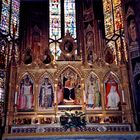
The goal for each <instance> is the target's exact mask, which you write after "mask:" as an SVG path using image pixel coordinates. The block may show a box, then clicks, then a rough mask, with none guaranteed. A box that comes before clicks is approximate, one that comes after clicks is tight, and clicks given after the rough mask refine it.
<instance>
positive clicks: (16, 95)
mask: <svg viewBox="0 0 140 140" xmlns="http://www.w3.org/2000/svg"><path fill="white" fill-rule="evenodd" d="M17 97H18V94H17V92H15V101H14V103H15V105H16V104H17Z"/></svg>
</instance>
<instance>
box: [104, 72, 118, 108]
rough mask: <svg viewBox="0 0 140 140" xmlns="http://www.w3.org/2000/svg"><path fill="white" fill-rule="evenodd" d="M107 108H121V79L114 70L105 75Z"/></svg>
mask: <svg viewBox="0 0 140 140" xmlns="http://www.w3.org/2000/svg"><path fill="white" fill-rule="evenodd" d="M104 93H105V107H106V109H111V110H112V109H113V110H114V109H115V110H121V94H120V80H119V78H118V76H117V75H116V74H115V73H113V72H112V71H110V72H108V73H107V74H106V76H105V77H104Z"/></svg>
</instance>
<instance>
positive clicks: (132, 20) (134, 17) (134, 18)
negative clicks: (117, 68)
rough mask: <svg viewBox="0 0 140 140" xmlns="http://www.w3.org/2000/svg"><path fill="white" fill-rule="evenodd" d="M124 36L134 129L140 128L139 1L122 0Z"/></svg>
mask: <svg viewBox="0 0 140 140" xmlns="http://www.w3.org/2000/svg"><path fill="white" fill-rule="evenodd" d="M123 1H124V3H123V8H124V12H125V13H124V18H125V20H124V21H125V23H124V24H125V38H126V43H127V46H128V48H127V49H128V56H129V63H128V64H129V77H130V85H131V92H132V94H131V96H132V100H131V102H132V108H133V110H134V112H133V113H134V122H135V124H136V129H137V130H140V18H139V16H138V15H139V14H140V1H130V0H123Z"/></svg>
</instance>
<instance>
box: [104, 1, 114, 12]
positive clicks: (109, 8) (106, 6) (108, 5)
mask: <svg viewBox="0 0 140 140" xmlns="http://www.w3.org/2000/svg"><path fill="white" fill-rule="evenodd" d="M103 3H104V4H103V7H104V12H106V11H112V4H111V0H104V1H103Z"/></svg>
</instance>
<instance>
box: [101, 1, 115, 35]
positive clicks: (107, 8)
mask: <svg viewBox="0 0 140 140" xmlns="http://www.w3.org/2000/svg"><path fill="white" fill-rule="evenodd" d="M103 8H104V24H105V33H106V36H107V37H110V36H112V34H113V31H114V26H113V14H112V1H111V0H104V1H103Z"/></svg>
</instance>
